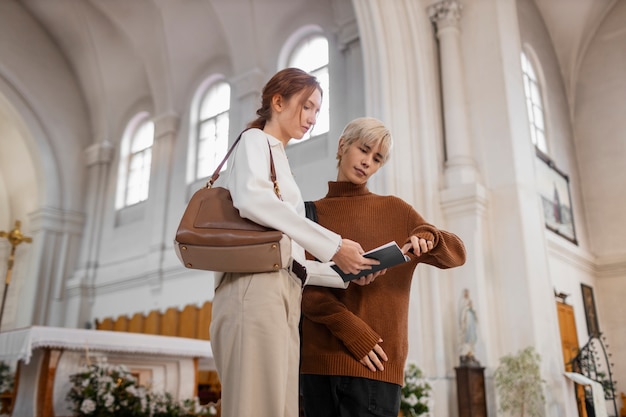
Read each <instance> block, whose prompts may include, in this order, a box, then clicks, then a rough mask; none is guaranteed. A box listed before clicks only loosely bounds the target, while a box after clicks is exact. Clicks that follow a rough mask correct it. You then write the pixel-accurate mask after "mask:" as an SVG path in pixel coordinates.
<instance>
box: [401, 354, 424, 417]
mask: <svg viewBox="0 0 626 417" xmlns="http://www.w3.org/2000/svg"><path fill="white" fill-rule="evenodd" d="M430 392H431V386H430V384H429V383H428V382H426V380H425V379H424V377H423V374H422V370H421V369H420V368H419V367H418V366H417V365H416V364H415V363H413V362H409V363H408V365H407V367H406V368H405V370H404V385H403V386H402V397H401V399H400V415H402V416H404V417H417V416H421V415H423V414H426V413H428V411H429V410H430V408H431V407H432V404H431V402H432V400H431V398H430Z"/></svg>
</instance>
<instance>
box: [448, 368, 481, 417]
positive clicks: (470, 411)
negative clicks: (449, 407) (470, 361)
mask: <svg viewBox="0 0 626 417" xmlns="http://www.w3.org/2000/svg"><path fill="white" fill-rule="evenodd" d="M454 369H455V371H456V391H457V400H458V405H459V417H487V400H486V397H485V373H484V371H485V368H483V367H481V366H461V367H458V368H454Z"/></svg>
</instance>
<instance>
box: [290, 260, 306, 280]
mask: <svg viewBox="0 0 626 417" xmlns="http://www.w3.org/2000/svg"><path fill="white" fill-rule="evenodd" d="M291 272H292V273H293V274H294V275H295V276H296V277H297V278H298V279H300V281H302V285H304V282H305V281H306V277H307V275H306V267H305V266H304V265H302V264H301V263H300V262H298V261H296V260H294V261H292V262H291Z"/></svg>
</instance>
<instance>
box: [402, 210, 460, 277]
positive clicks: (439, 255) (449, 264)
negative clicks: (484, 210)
mask: <svg viewBox="0 0 626 417" xmlns="http://www.w3.org/2000/svg"><path fill="white" fill-rule="evenodd" d="M407 224H408V230H409V236H408V237H407V238H406V240H405V243H408V242H410V241H411V236H417V237H419V238H422V239H426V240H432V241H433V248H432V249H431V250H430V251H429V252H427V253H425V254H422V255H421V256H420V257H418V258H417V259H418V261H419V262H423V263H426V264H429V265H432V266H435V267H437V268H441V269H447V268H453V267H457V266H461V265H463V264H464V263H465V257H466V253H465V245H464V244H463V241H462V240H461V239H460V238H459V237H458V236H457V235H455V234H454V233H450V232H447V231H445V230H441V229H438V228H437V227H435V226H433V225H432V224H429V223H427V222H426V221H425V220H424V218H423V217H422V216H421V215H420V214H419V213H418V212H417V211H415V210H414V209H413V208H410V209H409V213H408V220H407Z"/></svg>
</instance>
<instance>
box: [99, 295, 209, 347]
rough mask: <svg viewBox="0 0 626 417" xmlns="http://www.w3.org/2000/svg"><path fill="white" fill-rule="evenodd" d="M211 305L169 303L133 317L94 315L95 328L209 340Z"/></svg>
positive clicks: (206, 303)
mask: <svg viewBox="0 0 626 417" xmlns="http://www.w3.org/2000/svg"><path fill="white" fill-rule="evenodd" d="M211 307H212V304H211V302H210V301H207V302H205V303H204V304H203V305H202V307H198V306H196V305H188V306H186V307H185V308H184V309H182V310H178V309H177V308H175V307H170V308H168V309H167V310H165V312H161V311H159V310H152V311H150V312H149V313H148V314H144V313H135V314H134V315H133V316H132V317H128V316H119V317H116V318H112V317H106V318H104V319H101V320H100V319H96V329H97V330H114V331H118V332H130V333H144V334H156V335H162V336H178V337H189V338H192V339H201V340H210V335H209V325H210V323H211Z"/></svg>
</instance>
